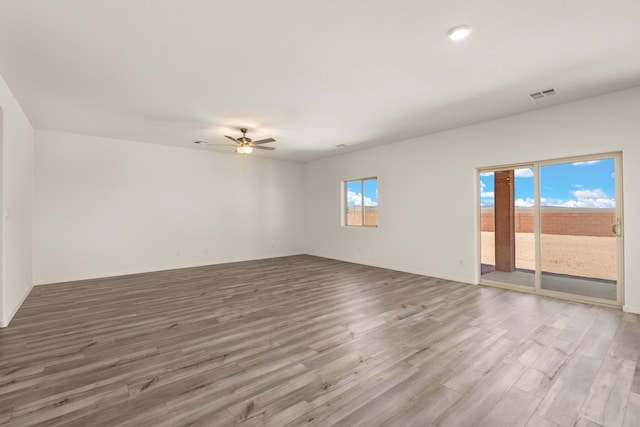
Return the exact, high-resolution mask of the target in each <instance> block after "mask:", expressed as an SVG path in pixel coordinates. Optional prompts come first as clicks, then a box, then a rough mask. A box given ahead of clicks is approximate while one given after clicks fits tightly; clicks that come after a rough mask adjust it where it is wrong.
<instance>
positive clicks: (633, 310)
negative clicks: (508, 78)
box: [622, 305, 640, 314]
mask: <svg viewBox="0 0 640 427" xmlns="http://www.w3.org/2000/svg"><path fill="white" fill-rule="evenodd" d="M622 311H624V312H625V313H634V314H640V308H638V307H630V306H628V305H625V306H623V307H622Z"/></svg>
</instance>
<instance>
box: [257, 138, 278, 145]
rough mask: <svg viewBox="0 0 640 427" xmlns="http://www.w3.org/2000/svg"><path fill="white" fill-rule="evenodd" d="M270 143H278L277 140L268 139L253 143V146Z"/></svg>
mask: <svg viewBox="0 0 640 427" xmlns="http://www.w3.org/2000/svg"><path fill="white" fill-rule="evenodd" d="M269 142H276V140H275V139H273V138H267V139H261V140H260V141H253V142H252V144H254V145H256V144H267V143H269Z"/></svg>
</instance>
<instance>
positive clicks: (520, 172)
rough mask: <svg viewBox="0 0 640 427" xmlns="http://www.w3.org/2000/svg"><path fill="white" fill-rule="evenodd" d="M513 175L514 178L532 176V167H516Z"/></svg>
mask: <svg viewBox="0 0 640 427" xmlns="http://www.w3.org/2000/svg"><path fill="white" fill-rule="evenodd" d="M514 175H515V176H516V178H532V177H533V169H531V168H527V169H516V170H515V171H514Z"/></svg>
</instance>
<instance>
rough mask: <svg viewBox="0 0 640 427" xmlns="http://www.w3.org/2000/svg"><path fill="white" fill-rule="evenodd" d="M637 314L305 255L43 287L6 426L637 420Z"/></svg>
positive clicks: (7, 387) (29, 319)
mask: <svg viewBox="0 0 640 427" xmlns="http://www.w3.org/2000/svg"><path fill="white" fill-rule="evenodd" d="M639 360H640V316H637V315H631V314H625V313H622V312H621V311H618V310H614V309H611V308H604V307H598V306H592V305H586V304H579V303H572V302H567V301H561V300H555V299H551V298H544V297H540V296H535V295H529V294H522V293H516V292H512V291H507V290H502V289H496V288H489V287H483V286H471V285H466V284H461V283H455V282H450V281H446V280H439V279H434V278H429V277H423V276H417V275H412V274H407V273H400V272H397V271H391V270H384V269H379V268H373V267H367V266H362V265H357V264H350V263H344V262H339V261H334V260H328V259H323V258H317V257H312V256H306V255H303V256H294V257H285V258H277V259H270V260H260V261H254V262H242V263H233V264H224V265H215V266H207V267H198V268H191V269H182V270H173V271H167V272H158V273H149V274H138V275H131V276H123V277H115V278H108V279H98V280H87V281H79V282H71V283H64V284H56V285H46V286H39V287H36V288H35V289H34V290H33V291H32V293H31V295H30V296H29V297H28V298H27V300H26V302H25V303H24V305H23V307H22V308H21V309H20V310H19V312H18V314H17V315H16V317H15V318H14V320H13V322H12V323H11V325H10V326H9V327H8V328H6V329H3V330H0V425H2V426H31V425H42V426H59V425H65V426H146V425H149V426H181V425H202V426H227V425H239V426H301V425H314V426H330V425H342V426H378V425H380V426H427V425H437V426H471V425H473V426H492V427H494V426H530V427H536V426H574V425H576V426H599V425H602V426H638V425H640V368H639V366H638V362H639Z"/></svg>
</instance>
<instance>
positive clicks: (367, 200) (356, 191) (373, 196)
mask: <svg viewBox="0 0 640 427" xmlns="http://www.w3.org/2000/svg"><path fill="white" fill-rule="evenodd" d="M361 205H362V181H347V206H361ZM364 205H365V206H378V180H377V179H369V180H366V181H364Z"/></svg>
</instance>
